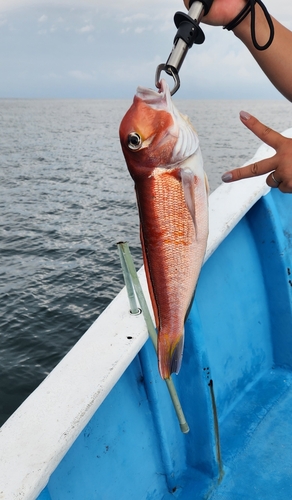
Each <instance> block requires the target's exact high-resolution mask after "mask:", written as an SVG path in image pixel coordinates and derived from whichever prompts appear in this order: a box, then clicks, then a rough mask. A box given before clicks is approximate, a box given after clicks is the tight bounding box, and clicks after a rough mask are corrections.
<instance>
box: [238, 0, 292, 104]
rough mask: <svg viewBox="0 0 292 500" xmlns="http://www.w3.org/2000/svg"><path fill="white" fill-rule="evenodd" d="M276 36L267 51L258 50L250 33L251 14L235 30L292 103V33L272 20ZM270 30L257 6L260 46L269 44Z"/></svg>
mask: <svg viewBox="0 0 292 500" xmlns="http://www.w3.org/2000/svg"><path fill="white" fill-rule="evenodd" d="M272 20H273V24H274V28H275V36H274V40H273V42H272V44H271V45H270V47H269V48H268V49H266V50H262V51H261V50H257V49H256V48H255V47H254V46H253V43H252V40H251V33H250V14H249V15H248V16H247V17H246V18H245V19H244V20H243V21H242V22H241V23H240V24H239V25H238V26H237V27H236V28H235V29H234V34H235V35H236V36H237V37H238V38H239V39H240V40H241V41H242V42H243V43H244V44H245V45H246V47H247V48H248V50H249V51H250V53H251V54H252V55H253V57H254V58H255V60H256V61H257V63H258V64H259V66H260V67H261V68H262V70H263V71H264V73H265V74H266V75H267V77H268V78H269V79H270V80H271V82H272V84H273V85H274V86H275V87H276V88H277V89H278V90H279V91H280V92H281V94H283V95H284V96H285V97H286V98H287V99H288V100H289V101H292V60H291V52H292V32H291V31H289V30H288V29H287V28H285V27H284V26H283V25H282V24H280V23H279V22H278V21H277V20H276V19H274V18H272ZM269 35H270V30H269V27H268V24H267V21H266V18H265V17H264V14H263V12H262V9H261V8H260V7H259V5H258V4H256V37H257V41H258V43H259V44H260V45H263V44H265V43H266V42H267V40H268V38H269Z"/></svg>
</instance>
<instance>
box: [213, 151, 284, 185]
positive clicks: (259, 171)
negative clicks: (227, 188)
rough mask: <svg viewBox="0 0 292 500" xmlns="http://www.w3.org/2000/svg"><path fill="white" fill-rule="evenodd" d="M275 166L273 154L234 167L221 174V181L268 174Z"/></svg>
mask: <svg viewBox="0 0 292 500" xmlns="http://www.w3.org/2000/svg"><path fill="white" fill-rule="evenodd" d="M276 168H277V163H276V160H275V156H272V157H271V158H266V159H265V160H261V161H257V162H256V163H251V164H250V165H246V166H245V167H240V168H235V169H234V170H230V171H229V172H226V173H225V174H223V175H222V181H223V182H233V181H239V180H240V179H247V178H249V177H257V176H258V175H263V174H268V173H269V172H271V170H275V169H276Z"/></svg>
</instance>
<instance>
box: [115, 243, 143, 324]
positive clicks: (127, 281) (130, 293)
mask: <svg viewBox="0 0 292 500" xmlns="http://www.w3.org/2000/svg"><path fill="white" fill-rule="evenodd" d="M118 250H119V256H120V261H121V266H122V271H123V276H124V282H125V285H126V289H127V293H128V298H129V302H130V313H131V314H134V315H136V314H140V313H141V310H140V309H139V307H138V305H137V301H136V297H135V292H134V288H133V284H132V280H131V276H130V273H129V270H128V268H127V265H126V262H125V258H124V253H123V251H122V248H121V244H120V243H118Z"/></svg>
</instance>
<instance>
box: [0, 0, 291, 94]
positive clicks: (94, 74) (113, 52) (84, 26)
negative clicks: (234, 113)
mask: <svg viewBox="0 0 292 500" xmlns="http://www.w3.org/2000/svg"><path fill="white" fill-rule="evenodd" d="M265 4H266V6H267V7H268V9H269V11H270V12H271V13H272V14H273V15H274V16H275V17H276V18H277V19H278V20H279V21H281V22H282V23H283V24H285V26H287V27H288V28H290V29H292V5H291V0H277V1H276V2H275V1H274V0H265ZM177 10H183V11H185V8H184V6H183V2H182V0H155V1H154V0H147V1H146V0H120V1H119V2H116V1H114V2H112V1H109V0H0V47H1V49H0V75H1V77H0V97H2V98H3V97H28V98H30V97H37V98H43V97H44V98H45V97H49V98H51V97H57V98H71V97H72V98H124V97H126V98H132V96H133V94H134V92H135V89H136V87H137V86H138V85H142V86H146V87H154V75H155V70H156V67H157V65H158V64H159V63H161V62H166V60H167V58H168V56H169V53H170V51H171V48H172V42H173V38H174V35H175V33H176V28H175V26H174V23H173V15H174V13H175V12H176V11H177ZM204 31H205V35H206V41H205V43H204V44H203V45H201V46H196V45H194V46H193V47H192V49H191V50H189V52H188V55H187V57H186V59H185V61H184V65H183V67H182V69H181V71H180V77H181V89H180V90H179V92H178V93H177V94H176V96H177V97H179V98H194V99H196V98H199V99H208V98H219V99H220V98H232V99H236V98H256V99H258V98H271V99H273V98H278V97H280V94H279V93H278V92H277V91H276V90H275V89H274V88H273V86H272V85H271V84H270V83H269V81H268V80H267V78H266V77H265V76H264V75H263V74H262V72H261V70H260V69H259V68H258V67H257V64H256V63H255V62H254V60H253V59H252V57H251V56H250V54H249V53H248V51H247V50H246V49H245V47H244V46H243V45H242V44H241V42H239V41H238V40H237V39H236V37H235V36H234V35H233V33H231V32H227V31H226V30H223V29H222V28H213V27H209V26H208V27H204Z"/></svg>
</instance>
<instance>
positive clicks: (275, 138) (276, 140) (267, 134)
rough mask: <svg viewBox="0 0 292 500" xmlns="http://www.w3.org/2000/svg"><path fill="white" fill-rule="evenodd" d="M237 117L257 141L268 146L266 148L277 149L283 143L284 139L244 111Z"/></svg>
mask: <svg viewBox="0 0 292 500" xmlns="http://www.w3.org/2000/svg"><path fill="white" fill-rule="evenodd" d="M239 116H240V120H241V122H242V123H243V124H244V125H245V126H246V127H247V128H249V130H251V131H252V132H253V133H254V134H255V135H256V136H257V137H258V138H259V139H261V140H262V141H263V142H265V143H266V144H268V146H271V147H272V148H274V149H277V148H278V147H279V145H280V144H281V143H283V142H284V141H285V138H284V137H283V136H282V135H281V134H279V133H278V132H276V131H275V130H273V129H271V128H269V127H267V126H266V125H264V124H263V123H261V122H260V121H259V120H258V119H257V118H255V117H254V116H252V115H250V114H249V113H247V112H246V111H240V113H239Z"/></svg>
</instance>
